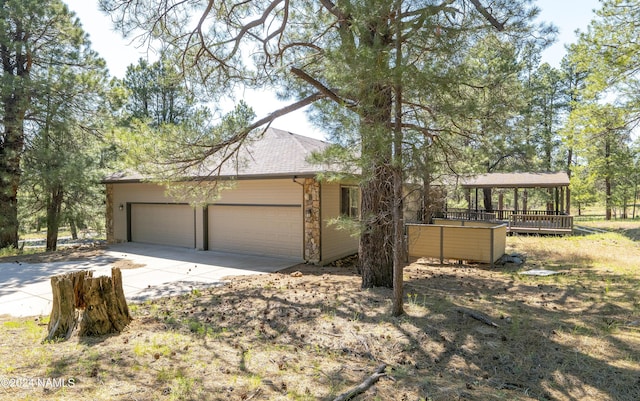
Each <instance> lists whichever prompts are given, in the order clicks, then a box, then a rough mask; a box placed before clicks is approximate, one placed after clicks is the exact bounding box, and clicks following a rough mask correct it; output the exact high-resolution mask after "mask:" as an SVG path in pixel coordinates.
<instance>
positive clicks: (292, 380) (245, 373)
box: [0, 233, 640, 401]
mask: <svg viewBox="0 0 640 401" xmlns="http://www.w3.org/2000/svg"><path fill="white" fill-rule="evenodd" d="M623 241H628V242H623ZM508 243H509V250H510V251H513V252H520V253H523V254H526V256H527V262H526V263H525V265H524V266H523V267H522V268H521V269H519V270H515V269H513V268H504V269H491V268H489V267H488V266H478V265H457V264H445V265H440V264H438V263H436V262H435V261H432V260H418V261H416V262H414V263H412V264H411V265H410V266H408V267H407V268H406V269H405V283H406V303H405V310H406V312H407V313H406V315H404V316H402V317H400V318H391V317H390V316H389V312H390V306H391V305H390V301H389V297H390V295H391V292H390V290H387V289H373V290H362V289H360V279H359V277H358V276H357V274H356V272H355V270H354V269H353V268H352V267H342V268H338V267H322V268H320V267H313V266H298V267H296V268H295V270H299V271H300V272H301V273H302V276H301V277H294V276H292V275H290V273H291V271H288V272H283V273H277V274H269V275H263V276H252V277H237V278H234V279H232V280H231V281H230V283H229V284H228V285H225V286H222V287H217V288H211V289H207V290H198V291H194V292H192V293H191V294H189V295H185V296H181V297H174V298H164V299H159V300H154V301H148V302H145V303H143V304H138V305H131V307H132V308H131V309H132V313H133V315H134V318H135V320H134V322H133V323H132V324H131V326H130V327H129V328H128V329H127V331H126V332H124V333H122V334H120V335H116V336H107V337H103V338H98V339H94V340H82V339H77V338H75V339H72V340H70V341H68V342H66V343H57V344H40V340H41V339H42V338H44V336H45V328H46V326H45V322H43V321H41V320H34V318H31V319H9V318H4V319H3V318H0V380H1V379H2V378H5V379H6V378H16V377H27V378H38V377H54V378H65V379H67V380H68V379H73V383H74V386H73V387H68V386H67V387H63V388H41V387H34V388H20V389H17V388H6V387H5V388H2V387H0V399H7V400H8V399H33V400H40V399H44V400H59V399H61V400H66V399H68V400H82V399H86V400H112V399H119V400H225V401H227V400H332V399H333V398H334V397H335V396H337V395H338V394H340V393H342V392H344V391H346V390H347V389H349V388H351V387H353V386H355V385H357V384H358V383H360V382H361V381H362V380H363V379H364V378H365V377H367V376H368V375H370V374H371V373H372V372H373V371H374V370H375V369H376V367H377V366H378V365H379V364H380V363H387V364H388V368H387V373H388V376H387V377H384V378H382V379H381V380H380V381H379V382H378V384H376V385H375V386H374V387H372V388H371V389H370V390H369V391H367V392H366V393H365V394H363V395H362V396H360V397H359V398H358V399H361V400H411V401H413V400H425V399H426V400H429V401H436V400H577V399H579V400H594V401H595V400H598V401H600V400H616V401H625V400H629V401H631V400H638V399H640V367H639V366H640V360H639V356H640V295H639V294H640V280H639V278H640V275H639V273H638V272H637V270H636V271H634V269H632V268H631V265H632V264H633V263H634V260H635V265H636V266H638V265H640V255H639V254H638V246H637V242H634V241H632V240H631V239H629V238H627V237H624V236H623V235H622V234H619V233H618V234H617V233H610V234H605V235H602V236H592V237H575V238H570V237H566V238H552V237H548V238H544V237H510V238H509V240H508ZM617 247H620V248H619V249H622V250H624V252H617V251H610V249H611V248H613V249H618V248H617ZM616 255H619V256H620V258H617V257H616ZM530 268H550V269H552V270H560V271H562V272H564V274H561V275H556V276H551V277H528V276H523V275H521V274H519V272H520V270H527V269H530ZM465 310H466V311H475V312H477V313H481V314H482V315H483V316H485V317H486V318H487V319H489V320H491V321H493V322H495V323H496V326H497V327H494V326H491V325H488V324H485V323H482V322H480V321H478V320H477V319H475V318H473V317H471V316H470V315H469V314H468V313H462V312H461V311H465Z"/></svg>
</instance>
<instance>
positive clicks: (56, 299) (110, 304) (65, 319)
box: [45, 268, 132, 341]
mask: <svg viewBox="0 0 640 401" xmlns="http://www.w3.org/2000/svg"><path fill="white" fill-rule="evenodd" d="M51 287H52V290H53V308H52V310H51V317H50V319H49V327H48V330H49V334H48V335H47V337H46V338H45V341H47V340H57V339H62V340H66V339H69V337H71V335H72V334H73V332H74V330H75V329H76V327H77V326H78V323H79V330H78V335H79V336H81V337H84V336H100V335H104V334H109V333H118V332H121V331H122V330H123V329H124V328H125V327H126V326H127V325H128V324H129V323H130V322H131V320H132V318H131V315H130V314H129V308H128V306H127V301H126V299H125V297H124V291H123V289H122V273H121V272H120V269H118V268H112V269H111V277H106V276H101V277H95V278H94V277H93V274H92V272H91V271H86V270H85V271H79V272H74V273H67V274H63V275H59V276H55V277H52V278H51ZM79 310H82V317H81V319H80V320H79V318H78V315H79V313H78V311H79Z"/></svg>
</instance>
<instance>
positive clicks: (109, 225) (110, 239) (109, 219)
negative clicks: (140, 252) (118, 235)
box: [104, 184, 116, 244]
mask: <svg viewBox="0 0 640 401" xmlns="http://www.w3.org/2000/svg"><path fill="white" fill-rule="evenodd" d="M106 195H107V210H106V213H105V218H106V221H105V225H104V228H105V230H106V232H107V243H109V244H113V243H114V242H115V241H116V240H115V233H114V232H113V184H107V185H106Z"/></svg>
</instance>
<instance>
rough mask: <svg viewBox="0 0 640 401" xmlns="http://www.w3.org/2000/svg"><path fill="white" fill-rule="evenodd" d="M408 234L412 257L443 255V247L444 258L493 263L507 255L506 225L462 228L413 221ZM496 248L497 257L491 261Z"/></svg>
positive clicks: (408, 227) (436, 256)
mask: <svg viewBox="0 0 640 401" xmlns="http://www.w3.org/2000/svg"><path fill="white" fill-rule="evenodd" d="M467 223H469V222H467ZM474 224H475V222H474ZM407 233H408V248H409V257H413V258H419V257H429V258H439V257H440V256H441V247H442V257H443V258H444V259H462V260H471V261H477V262H485V263H492V262H495V261H496V260H497V259H498V258H500V257H501V256H502V255H503V254H504V251H505V246H506V233H507V231H506V227H505V226H503V225H502V226H495V225H494V226H493V227H473V226H465V227H459V226H453V225H443V224H441V225H415V224H409V225H408V226H407ZM492 235H493V236H494V239H493V248H492V243H491V236H492ZM441 241H442V242H441ZM492 250H493V260H491V256H492V255H491V251H492Z"/></svg>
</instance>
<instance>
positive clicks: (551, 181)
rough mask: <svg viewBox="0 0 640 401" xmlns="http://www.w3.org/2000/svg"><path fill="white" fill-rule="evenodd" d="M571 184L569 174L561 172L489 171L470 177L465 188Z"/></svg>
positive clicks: (562, 185) (465, 183)
mask: <svg viewBox="0 0 640 401" xmlns="http://www.w3.org/2000/svg"><path fill="white" fill-rule="evenodd" d="M568 185H569V176H568V175H567V173H565V172H559V173H488V174H482V175H478V176H475V177H470V178H467V179H465V180H463V182H462V187H463V188H555V187H566V186H568Z"/></svg>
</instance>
